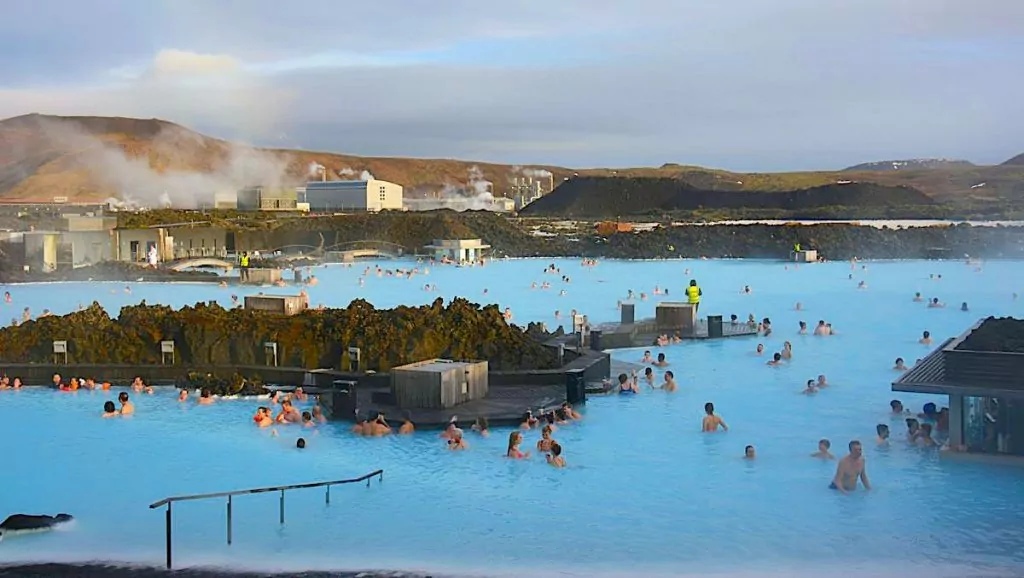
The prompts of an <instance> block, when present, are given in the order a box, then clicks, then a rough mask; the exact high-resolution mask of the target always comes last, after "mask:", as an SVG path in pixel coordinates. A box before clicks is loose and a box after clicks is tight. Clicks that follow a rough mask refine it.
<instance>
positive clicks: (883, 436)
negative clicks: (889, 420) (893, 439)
mask: <svg viewBox="0 0 1024 578" xmlns="http://www.w3.org/2000/svg"><path fill="white" fill-rule="evenodd" d="M875 433H877V434H878V438H877V439H876V440H875V443H877V444H878V445H880V446H887V445H889V426H887V425H885V424H884V423H880V424H878V425H876V426H875Z"/></svg>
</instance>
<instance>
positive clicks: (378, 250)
mask: <svg viewBox="0 0 1024 578" xmlns="http://www.w3.org/2000/svg"><path fill="white" fill-rule="evenodd" d="M406 253H407V251H406V248H405V247H403V246H402V245H399V244H398V243H392V242H390V241H370V240H366V241H349V242H346V243H337V244H334V245H329V246H326V247H315V246H313V245H285V246H283V247H277V248H275V249H271V250H270V251H266V252H265V256H267V257H271V256H277V255H279V256H281V257H285V258H287V257H298V256H303V257H313V258H322V257H326V258H327V259H328V260H334V259H337V260H340V261H352V260H354V259H360V258H379V259H396V258H398V257H401V256H402V255H405V254H406Z"/></svg>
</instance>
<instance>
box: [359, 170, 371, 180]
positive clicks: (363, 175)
mask: <svg viewBox="0 0 1024 578" xmlns="http://www.w3.org/2000/svg"><path fill="white" fill-rule="evenodd" d="M359 180H360V181H372V180H374V177H373V173H371V172H370V171H365V170H364V171H363V172H362V173H360V174H359Z"/></svg>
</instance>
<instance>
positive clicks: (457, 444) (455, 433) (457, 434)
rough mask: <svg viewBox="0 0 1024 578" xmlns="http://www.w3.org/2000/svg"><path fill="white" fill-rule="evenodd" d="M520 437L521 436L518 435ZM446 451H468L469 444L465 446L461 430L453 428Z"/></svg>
mask: <svg viewBox="0 0 1024 578" xmlns="http://www.w3.org/2000/svg"><path fill="white" fill-rule="evenodd" d="M513 433H517V434H518V433H519V432H513ZM520 435H522V434H520ZM448 449H449V450H450V451H460V450H465V449H469V444H467V443H466V440H465V439H463V436H462V430H461V429H459V428H455V429H454V430H452V433H451V437H449V438H448Z"/></svg>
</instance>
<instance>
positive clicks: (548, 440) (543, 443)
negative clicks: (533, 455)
mask: <svg viewBox="0 0 1024 578" xmlns="http://www.w3.org/2000/svg"><path fill="white" fill-rule="evenodd" d="M552 432H553V429H552V428H551V426H550V425H546V426H544V427H543V428H542V429H541V430H540V439H539V440H537V451H539V452H550V451H551V446H552V444H555V443H557V442H556V441H555V440H554V438H552V437H551V433H552Z"/></svg>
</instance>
